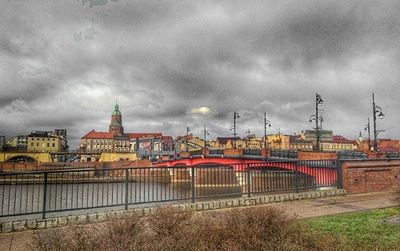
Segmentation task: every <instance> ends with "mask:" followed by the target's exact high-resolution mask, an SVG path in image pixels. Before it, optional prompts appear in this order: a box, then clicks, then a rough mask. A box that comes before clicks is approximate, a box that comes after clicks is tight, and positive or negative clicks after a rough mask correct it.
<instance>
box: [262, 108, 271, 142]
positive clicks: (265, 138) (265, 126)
mask: <svg viewBox="0 0 400 251" xmlns="http://www.w3.org/2000/svg"><path fill="white" fill-rule="evenodd" d="M267 126H268V127H271V122H270V121H269V120H267V113H266V112H264V147H265V148H267Z"/></svg>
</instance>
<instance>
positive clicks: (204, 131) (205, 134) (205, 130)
mask: <svg viewBox="0 0 400 251" xmlns="http://www.w3.org/2000/svg"><path fill="white" fill-rule="evenodd" d="M203 133H204V149H207V136H208V135H210V133H209V132H208V130H207V127H206V126H204V130H203Z"/></svg>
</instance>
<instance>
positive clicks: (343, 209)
mask: <svg viewBox="0 0 400 251" xmlns="http://www.w3.org/2000/svg"><path fill="white" fill-rule="evenodd" d="M260 206H276V207H281V208H284V209H285V210H286V211H287V212H288V213H289V214H290V215H296V216H298V217H299V218H310V217H319V216H325V215H332V214H340V213H348V212H356V211H363V210H370V209H377V208H385V207H393V206H396V204H395V203H394V202H393V201H392V197H391V194H390V193H370V194H361V195H347V196H336V197H328V198H317V199H309V200H300V201H291V202H282V203H273V204H267V205H260ZM222 210H230V209H222ZM222 210H217V211H222ZM203 213H207V212H203ZM210 213H215V212H210ZM41 231H46V230H41ZM32 233H33V232H32V231H24V232H14V233H9V234H0V250H2V251H3V250H4V251H6V250H30V249H29V248H27V246H26V245H27V243H29V242H30V239H31V236H32Z"/></svg>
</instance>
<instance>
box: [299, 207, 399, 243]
mask: <svg viewBox="0 0 400 251" xmlns="http://www.w3.org/2000/svg"><path fill="white" fill-rule="evenodd" d="M395 215H400V208H399V207H396V208H386V209H377V210H372V211H364V212H357V213H349V214H340V215H334V216H326V217H321V218H314V219H308V220H306V224H308V225H309V226H310V228H311V230H312V231H317V232H323V233H328V234H332V235H335V236H338V237H341V238H343V239H344V240H345V242H346V243H347V244H346V246H347V247H354V248H356V249H358V250H400V225H393V224H383V223H382V220H383V219H386V218H389V217H391V216H395Z"/></svg>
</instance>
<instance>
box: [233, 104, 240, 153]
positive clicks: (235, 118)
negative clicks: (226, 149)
mask: <svg viewBox="0 0 400 251" xmlns="http://www.w3.org/2000/svg"><path fill="white" fill-rule="evenodd" d="M239 118H240V116H239V113H238V112H233V149H236V135H237V133H236V120H237V119H239Z"/></svg>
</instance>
